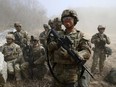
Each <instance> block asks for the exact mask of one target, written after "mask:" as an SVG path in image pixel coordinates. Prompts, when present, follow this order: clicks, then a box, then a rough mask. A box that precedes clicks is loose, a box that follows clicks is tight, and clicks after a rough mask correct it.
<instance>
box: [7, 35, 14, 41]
mask: <svg viewBox="0 0 116 87" xmlns="http://www.w3.org/2000/svg"><path fill="white" fill-rule="evenodd" d="M7 38H11V39H12V40H15V37H14V35H13V34H7V35H6V39H7Z"/></svg>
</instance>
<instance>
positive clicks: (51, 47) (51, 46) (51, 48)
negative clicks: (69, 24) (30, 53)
mask: <svg viewBox="0 0 116 87" xmlns="http://www.w3.org/2000/svg"><path fill="white" fill-rule="evenodd" d="M57 48H58V46H57V43H56V42H55V41H52V42H50V44H49V45H48V50H49V51H51V50H54V49H57Z"/></svg>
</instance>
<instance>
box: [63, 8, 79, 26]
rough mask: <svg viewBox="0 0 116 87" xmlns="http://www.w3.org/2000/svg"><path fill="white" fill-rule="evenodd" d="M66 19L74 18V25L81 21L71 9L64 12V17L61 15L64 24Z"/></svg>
mask: <svg viewBox="0 0 116 87" xmlns="http://www.w3.org/2000/svg"><path fill="white" fill-rule="evenodd" d="M64 17H73V18H74V25H76V23H77V22H78V21H79V19H78V15H77V13H76V12H75V11H74V10H71V9H66V10H64V11H63V12H62V15H61V21H62V22H63V18H64Z"/></svg>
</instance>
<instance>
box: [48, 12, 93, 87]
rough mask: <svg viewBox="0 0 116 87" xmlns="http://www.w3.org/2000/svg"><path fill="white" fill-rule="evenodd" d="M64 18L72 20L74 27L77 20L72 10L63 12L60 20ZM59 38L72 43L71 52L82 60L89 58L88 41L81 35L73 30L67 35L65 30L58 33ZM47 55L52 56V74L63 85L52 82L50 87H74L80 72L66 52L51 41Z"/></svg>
mask: <svg viewBox="0 0 116 87" xmlns="http://www.w3.org/2000/svg"><path fill="white" fill-rule="evenodd" d="M65 17H72V18H74V25H76V23H77V21H78V18H77V14H76V13H75V11H73V10H64V11H63V13H62V17H61V20H62V22H63V19H64V18H65ZM59 35H60V36H61V37H64V36H67V37H69V39H70V40H71V41H72V43H73V44H72V48H73V50H74V51H75V52H76V53H78V54H79V55H80V56H81V57H82V58H83V60H88V59H89V57H90V54H91V52H90V46H89V45H88V40H87V39H85V38H84V36H83V33H81V32H80V31H78V30H76V29H75V28H73V31H72V32H70V33H68V32H67V29H66V30H65V31H62V32H60V33H59ZM48 50H49V55H51V56H52V58H53V59H52V60H51V62H52V64H55V66H54V74H55V75H56V77H57V78H58V79H59V80H60V81H61V82H63V83H64V84H61V83H58V82H57V81H56V80H54V83H53V85H52V87H76V86H75V85H76V84H75V83H77V82H78V81H79V79H80V78H79V76H80V70H79V68H78V66H77V64H76V63H75V61H74V60H73V59H72V58H71V57H70V56H69V55H68V54H67V51H66V50H65V49H64V48H62V47H60V48H59V47H58V46H57V43H56V42H54V41H51V42H50V43H49V45H48ZM66 84H67V85H66ZM79 87H80V86H79Z"/></svg>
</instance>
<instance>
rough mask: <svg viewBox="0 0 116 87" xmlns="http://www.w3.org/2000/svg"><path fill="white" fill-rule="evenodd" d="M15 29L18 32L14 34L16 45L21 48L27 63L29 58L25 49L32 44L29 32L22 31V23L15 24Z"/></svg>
mask: <svg viewBox="0 0 116 87" xmlns="http://www.w3.org/2000/svg"><path fill="white" fill-rule="evenodd" d="M14 27H15V29H16V32H14V36H15V43H16V44H18V45H19V46H20V47H21V49H22V51H23V56H24V59H25V60H26V61H27V59H28V58H27V54H26V50H25V48H26V46H27V45H28V44H29V43H30V39H29V35H28V34H27V32H25V31H24V30H22V26H21V24H20V23H14Z"/></svg>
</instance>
